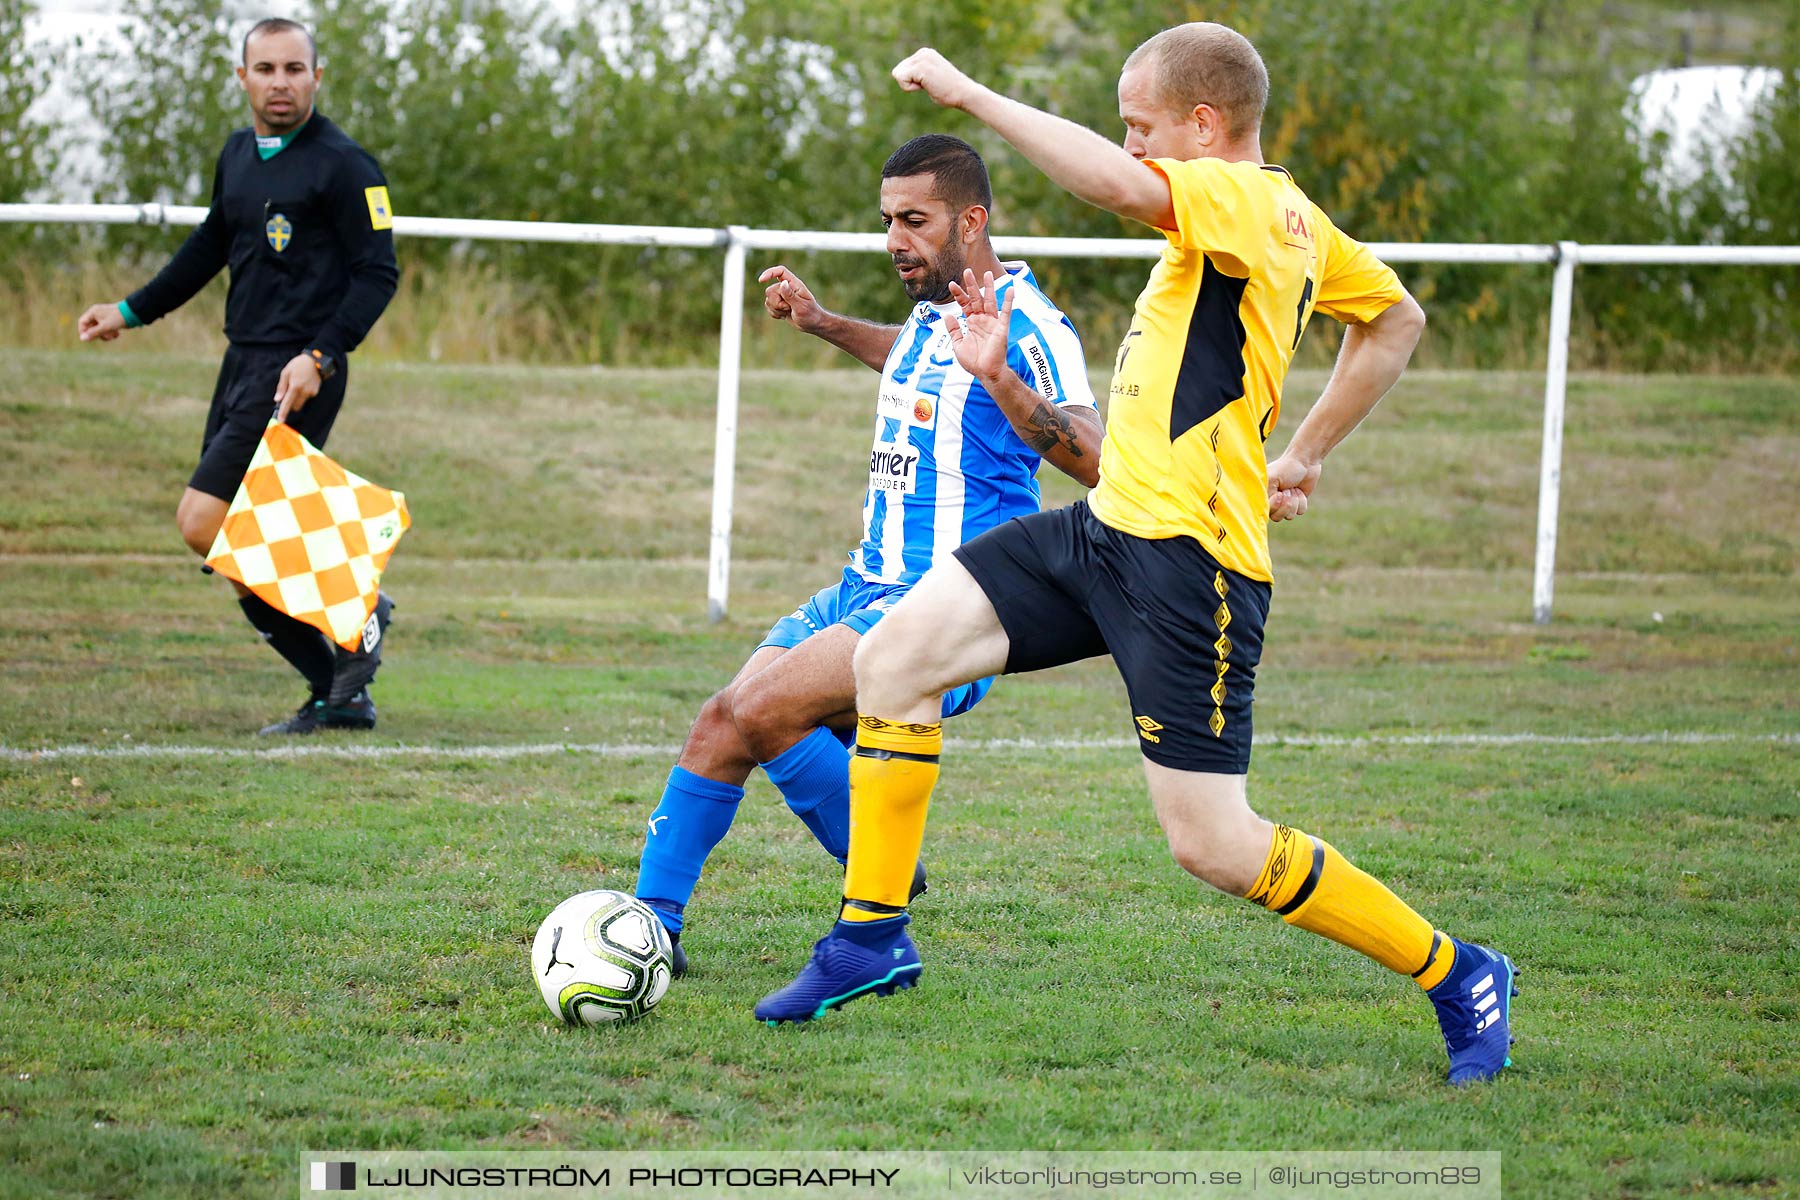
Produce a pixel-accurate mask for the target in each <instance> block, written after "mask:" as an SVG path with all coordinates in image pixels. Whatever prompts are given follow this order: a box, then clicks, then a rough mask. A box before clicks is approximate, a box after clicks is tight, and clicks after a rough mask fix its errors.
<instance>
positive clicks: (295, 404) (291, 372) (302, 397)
mask: <svg viewBox="0 0 1800 1200" xmlns="http://www.w3.org/2000/svg"><path fill="white" fill-rule="evenodd" d="M321 382H322V381H321V380H320V379H319V364H318V363H316V362H314V361H313V360H312V355H310V354H296V355H294V357H292V358H290V359H288V364H287V366H285V367H283V368H281V379H280V381H279V382H278V383H276V385H275V419H276V420H277V421H280V422H282V423H284V424H285V423H286V422H287V419H288V416H289V415H290V414H292V413H297V412H299V411H300V410H301V409H303V408H305V407H306V402H307V401H308V400H311V399H312V398H313V397H314V396H316V395H318V394H319V384H320V383H321Z"/></svg>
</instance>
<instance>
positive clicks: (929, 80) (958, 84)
mask: <svg viewBox="0 0 1800 1200" xmlns="http://www.w3.org/2000/svg"><path fill="white" fill-rule="evenodd" d="M894 82H896V83H898V84H899V85H900V87H901V89H902V90H903V91H908V92H924V93H925V94H926V95H927V96H929V97H931V99H932V102H933V103H935V104H939V105H941V106H943V107H944V108H963V107H965V106H967V105H968V103H969V100H970V98H971V97H973V96H974V95H975V93H976V92H977V91H979V90H980V87H981V85H980V84H978V83H976V82H975V81H974V80H973V79H970V78H969V77H968V76H967V75H964V74H963V73H962V72H961V71H959V70H957V69H956V67H955V66H953V65H952V64H951V62H950V60H949V59H947V58H945V57H944V56H943V55H941V54H939V53H938V52H937V51H936V50H933V49H931V48H930V47H929V46H927V47H925V48H924V49H922V50H915V51H913V52H912V53H911V54H909V55H908V56H907V57H906V58H905V59H904V60H903V61H902V62H901V63H900V65H899V66H897V67H895V68H894Z"/></svg>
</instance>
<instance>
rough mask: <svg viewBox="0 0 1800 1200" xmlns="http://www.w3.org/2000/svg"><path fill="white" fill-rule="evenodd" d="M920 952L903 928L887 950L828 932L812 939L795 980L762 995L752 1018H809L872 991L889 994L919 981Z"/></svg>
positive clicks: (775, 1022) (778, 1021)
mask: <svg viewBox="0 0 1800 1200" xmlns="http://www.w3.org/2000/svg"><path fill="white" fill-rule="evenodd" d="M922 970H924V966H923V964H921V963H920V962H919V952H918V950H917V949H915V948H914V947H913V944H912V939H911V938H910V937H907V936H906V933H905V932H904V931H902V932H901V934H900V938H899V940H898V941H896V942H895V943H894V944H893V945H892V946H890V947H889V948H887V949H886V950H871V949H869V948H868V947H866V946H860V945H858V944H857V943H855V942H853V941H851V940H850V939H849V938H843V937H831V936H826V937H822V938H820V939H819V940H818V941H817V942H816V943H814V944H813V953H812V958H811V959H810V960H808V962H807V964H806V966H804V967H802V968H801V969H800V974H799V975H798V976H797V977H796V978H795V979H794V982H792V983H790V984H788V985H787V986H786V987H784V988H782V989H781V990H780V991H777V992H770V993H769V994H768V995H767V996H764V997H763V998H762V1000H761V1001H760V1002H759V1003H758V1004H757V1006H756V1019H757V1020H759V1021H762V1022H765V1023H766V1024H769V1025H779V1024H781V1023H782V1022H783V1021H810V1020H812V1019H813V1018H814V1017H822V1016H824V1015H825V1014H826V1013H828V1012H830V1011H831V1010H832V1009H834V1008H837V1007H839V1006H841V1005H845V1004H848V1003H850V1001H852V1000H855V999H856V998H857V997H859V996H867V995H868V994H869V993H871V992H873V993H874V994H875V995H877V996H891V995H893V994H894V993H895V992H900V991H905V990H906V989H907V988H909V987H912V986H913V985H914V984H915V983H917V982H919V972H920V971H922Z"/></svg>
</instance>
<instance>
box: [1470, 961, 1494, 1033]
mask: <svg viewBox="0 0 1800 1200" xmlns="http://www.w3.org/2000/svg"><path fill="white" fill-rule="evenodd" d="M1469 999H1471V1000H1473V1001H1475V1011H1476V1012H1478V1013H1480V1014H1481V1016H1480V1018H1479V1019H1478V1020H1477V1021H1476V1022H1475V1032H1476V1033H1480V1032H1482V1031H1483V1030H1485V1029H1486V1028H1487V1027H1488V1026H1489V1025H1492V1024H1493V1023H1494V1022H1495V1021H1498V1020H1499V1019H1500V993H1499V992H1496V991H1495V990H1494V973H1493V972H1492V971H1489V972H1488V973H1487V974H1486V975H1483V976H1482V977H1481V978H1480V979H1478V980H1476V981H1475V983H1474V985H1473V986H1471V987H1470V988H1469Z"/></svg>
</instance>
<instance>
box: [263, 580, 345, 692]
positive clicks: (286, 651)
mask: <svg viewBox="0 0 1800 1200" xmlns="http://www.w3.org/2000/svg"><path fill="white" fill-rule="evenodd" d="M238 607H239V608H241V609H243V610H244V618H245V620H247V621H249V622H250V624H251V625H252V626H254V627H255V629H256V631H257V632H258V633H260V634H262V635H263V640H264V641H266V642H268V643H269V645H271V646H273V647H274V648H275V653H277V654H279V655H281V657H283V658H285V659H287V661H288V664H289V665H290V666H292V667H293V668H294V670H296V671H298V672H300V674H301V676H302V677H304V678H305V680H306V682H307V684H308V685H309V686H310V687H311V688H312V690H313V695H314V696H316V697H320V698H323V697H324V696H325V695H326V694H327V693H328V692H330V691H331V673H332V671H333V669H335V667H336V665H337V653H336V651H335V650H333V649H332V645H331V641H330V639H328V638H327V637H326V636H325V635H324V634H322V633H320V632H319V631H318V630H317V629H314V628H313V627H312V626H311V625H308V624H307V623H306V622H305V621H299V620H295V619H294V618H293V617H290V616H288V615H287V614H286V613H284V612H282V611H281V610H280V609H278V608H276V607H274V606H273V605H271V604H270V603H269V602H268V601H266V600H264V599H263V598H262V597H260V596H240V597H238Z"/></svg>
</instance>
